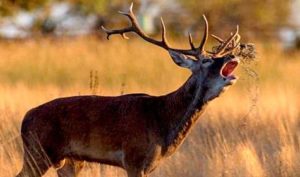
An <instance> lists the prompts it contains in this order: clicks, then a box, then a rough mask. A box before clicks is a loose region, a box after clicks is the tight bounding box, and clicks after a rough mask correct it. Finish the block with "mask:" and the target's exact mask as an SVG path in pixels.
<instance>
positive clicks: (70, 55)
mask: <svg viewBox="0 0 300 177" xmlns="http://www.w3.org/2000/svg"><path fill="white" fill-rule="evenodd" d="M182 43H183V42H182ZM182 43H175V45H177V46H182V45H183V44H182ZM185 43H186V41H185V42H184V44H185ZM0 58H1V59H0V81H1V84H0V98H1V99H0V121H1V124H0V164H1V166H0V174H1V176H3V177H11V176H14V175H15V174H16V173H17V172H18V170H19V169H20V168H21V165H22V150H21V140H20V137H19V128H20V122H21V120H22V117H23V115H24V114H25V113H26V111H27V110H29V109H30V108H33V107H35V106H37V105H39V104H42V103H44V102H46V101H49V100H52V99H54V98H57V97H65V96H72V95H84V94H91V93H92V90H91V89H90V77H91V76H90V73H91V71H93V73H94V75H95V73H97V74H96V75H97V83H98V86H97V88H96V91H97V93H98V94H101V95H119V94H120V93H121V92H122V91H123V92H125V93H133V92H146V93H148V94H152V95H161V94H166V93H168V92H171V91H173V90H175V89H176V88H178V87H179V86H180V85H182V84H183V83H184V81H185V80H186V79H187V77H188V75H189V72H188V71H186V70H184V69H181V68H178V67H177V66H176V65H175V64H174V63H173V62H172V60H171V59H170V57H169V56H168V54H167V52H166V51H164V50H162V49H159V48H157V47H153V46H151V45H149V44H145V43H144V42H142V41H141V40H129V41H124V40H121V39H119V38H117V37H115V38H113V39H112V40H111V41H102V40H99V39H96V38H92V37H88V38H83V39H81V38H78V39H63V40H57V39H55V40H54V39H41V40H38V41H23V42H1V43H0ZM249 68H251V69H254V71H255V72H256V73H257V75H256V74H255V73H254V72H252V71H251V70H249ZM299 68H300V53H293V54H287V53H285V52H283V51H282V50H280V49H279V48H278V47H276V46H269V47H268V49H264V48H263V47H260V45H259V43H258V61H257V62H255V63H253V64H251V65H250V66H248V65H242V66H241V67H240V68H239V70H238V75H239V76H240V79H239V82H237V84H236V85H234V86H233V87H232V88H230V90H229V91H227V92H226V93H225V94H224V95H222V96H221V97H220V98H218V99H216V100H215V101H214V102H213V103H212V104H211V105H210V106H209V107H208V109H207V111H206V113H205V114H204V115H203V116H202V118H200V120H199V122H198V123H197V125H196V127H195V128H194V129H193V131H192V133H191V135H190V136H189V137H188V138H187V141H186V142H185V143H184V144H183V146H182V148H180V149H179V151H178V152H177V153H175V154H174V156H172V157H171V158H170V159H168V160H166V161H164V162H163V163H162V164H161V166H160V167H159V168H158V169H157V170H156V171H155V172H154V174H153V175H152V176H174V177H176V176H178V177H179V176H187V177H196V176H197V177H198V176H199V177H202V176H203V177H215V176H234V177H235V176H241V177H248V176H249V177H250V176H251V177H263V176H270V177H271V176H272V177H273V176H275V177H277V176H299V175H300V168H299V167H300V160H299V159H300V153H299V148H300V145H299V143H300V139H299V137H300V127H299V125H300V121H299V120H300V111H299V105H300V92H299V90H300V79H299V78H298V77H299ZM99 171H100V170H99V168H98V167H97V165H92V166H90V165H89V166H87V168H85V170H84V171H83V172H82V176H95V173H98V172H99ZM104 171H105V172H104V173H106V174H107V176H124V172H123V171H121V170H118V169H117V168H112V167H105V168H104ZM46 176H49V177H52V176H55V171H54V169H51V170H50V171H49V172H48V173H47V175H46ZM98 176H99V175H98Z"/></svg>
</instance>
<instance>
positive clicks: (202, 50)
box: [199, 14, 208, 53]
mask: <svg viewBox="0 0 300 177" xmlns="http://www.w3.org/2000/svg"><path fill="white" fill-rule="evenodd" d="M202 16H203V19H204V22H205V30H204V35H203V38H202V41H201V43H200V46H199V50H200V53H203V52H204V46H205V44H206V41H207V39H208V22H207V19H206V17H205V15H204V14H203V15H202Z"/></svg>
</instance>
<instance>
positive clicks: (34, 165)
mask: <svg viewBox="0 0 300 177" xmlns="http://www.w3.org/2000/svg"><path fill="white" fill-rule="evenodd" d="M50 166H51V165H50V163H49V162H48V161H47V160H45V159H44V158H37V157H35V156H33V154H31V155H29V153H28V152H25V153H24V162H23V167H22V170H21V171H20V172H19V174H18V175H17V176H16V177H41V176H42V175H43V174H45V173H46V171H47V170H48V169H49V167H50Z"/></svg>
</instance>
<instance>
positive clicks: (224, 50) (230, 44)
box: [211, 26, 241, 57]
mask: <svg viewBox="0 0 300 177" xmlns="http://www.w3.org/2000/svg"><path fill="white" fill-rule="evenodd" d="M238 33H239V26H237V27H236V31H235V33H234V34H231V36H230V37H229V38H228V39H227V40H226V41H224V40H223V39H222V38H220V37H218V36H216V35H213V34H212V35H211V36H212V37H213V38H214V39H216V40H217V41H218V42H219V43H220V44H221V45H220V46H218V48H217V51H216V52H215V53H212V54H213V55H214V56H215V57H221V56H225V55H228V54H230V53H232V52H233V50H235V49H236V48H237V47H238V46H239V45H240V40H241V36H240V35H239V34H238Z"/></svg>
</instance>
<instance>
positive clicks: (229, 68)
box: [221, 59, 239, 80]
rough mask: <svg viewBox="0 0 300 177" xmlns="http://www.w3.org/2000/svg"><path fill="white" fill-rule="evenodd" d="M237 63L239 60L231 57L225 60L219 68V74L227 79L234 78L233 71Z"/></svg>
mask: <svg viewBox="0 0 300 177" xmlns="http://www.w3.org/2000/svg"><path fill="white" fill-rule="evenodd" d="M238 64H239V60H237V59H233V60H230V61H228V62H226V63H225V64H224V65H223V67H222V69H221V75H222V76H223V77H224V78H226V79H229V80H234V79H236V77H235V76H234V75H233V72H234V70H235V69H236V68H237V66H238Z"/></svg>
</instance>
